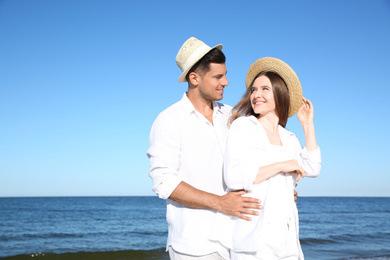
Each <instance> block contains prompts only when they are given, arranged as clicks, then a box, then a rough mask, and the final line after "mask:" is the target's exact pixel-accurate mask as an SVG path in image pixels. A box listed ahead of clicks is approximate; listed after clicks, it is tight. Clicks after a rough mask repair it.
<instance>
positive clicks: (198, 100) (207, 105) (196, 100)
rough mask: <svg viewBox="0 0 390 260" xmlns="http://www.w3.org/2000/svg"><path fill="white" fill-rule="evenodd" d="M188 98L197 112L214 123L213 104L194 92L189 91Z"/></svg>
mask: <svg viewBox="0 0 390 260" xmlns="http://www.w3.org/2000/svg"><path fill="white" fill-rule="evenodd" d="M187 97H188V99H189V100H190V102H191V103H192V105H193V106H194V108H195V110H196V111H198V112H199V113H201V114H202V115H203V116H204V117H205V118H207V120H209V121H210V122H211V123H213V112H214V109H213V102H212V101H210V100H206V99H204V98H203V97H202V96H200V95H197V94H196V93H194V92H191V91H188V92H187Z"/></svg>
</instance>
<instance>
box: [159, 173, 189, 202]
mask: <svg viewBox="0 0 390 260" xmlns="http://www.w3.org/2000/svg"><path fill="white" fill-rule="evenodd" d="M181 181H182V180H181V179H180V178H178V177H174V178H168V179H166V180H165V181H164V182H162V183H160V184H158V185H155V186H154V187H153V191H154V192H155V193H157V194H158V196H159V198H161V199H168V198H169V196H171V194H172V192H173V191H174V190H175V189H176V188H177V186H178V185H179V184H180V182H181Z"/></svg>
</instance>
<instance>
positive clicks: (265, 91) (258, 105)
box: [250, 75, 276, 117]
mask: <svg viewBox="0 0 390 260" xmlns="http://www.w3.org/2000/svg"><path fill="white" fill-rule="evenodd" d="M250 90H251V96H250V101H251V105H252V109H253V111H254V112H255V114H258V115H259V116H260V117H263V116H265V115H271V114H272V115H275V114H276V105H275V98H274V91H273V87H272V84H271V80H270V79H269V78H268V77H266V76H264V75H262V76H260V77H258V78H257V79H255V81H254V82H253V84H252V87H251V89H250Z"/></svg>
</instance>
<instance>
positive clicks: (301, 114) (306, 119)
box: [297, 98, 314, 126]
mask: <svg viewBox="0 0 390 260" xmlns="http://www.w3.org/2000/svg"><path fill="white" fill-rule="evenodd" d="M297 117H298V120H299V122H300V123H301V125H302V126H307V125H312V124H313V117H314V108H313V104H312V103H311V102H310V100H308V99H306V98H303V99H302V105H301V107H300V108H299V110H298V114H297Z"/></svg>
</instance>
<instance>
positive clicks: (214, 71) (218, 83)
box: [198, 63, 229, 101]
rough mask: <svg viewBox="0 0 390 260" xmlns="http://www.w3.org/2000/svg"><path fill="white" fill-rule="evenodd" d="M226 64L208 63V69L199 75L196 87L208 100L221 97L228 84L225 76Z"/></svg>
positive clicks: (215, 99) (216, 99)
mask: <svg viewBox="0 0 390 260" xmlns="http://www.w3.org/2000/svg"><path fill="white" fill-rule="evenodd" d="M226 73H227V70H226V65H225V64H224V63H223V64H219V63H210V70H209V71H208V72H207V73H205V74H204V75H203V76H200V79H199V84H198V89H199V92H200V95H201V96H202V97H203V98H204V99H205V100H208V101H218V100H221V99H222V98H223V91H224V88H225V86H227V85H228V84H229V82H228V80H227V78H226Z"/></svg>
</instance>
